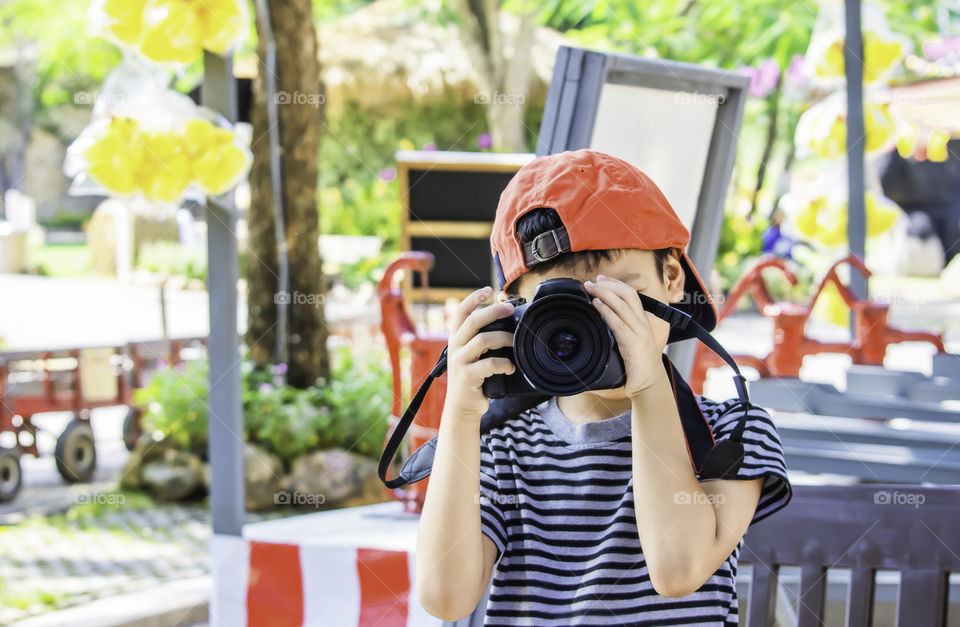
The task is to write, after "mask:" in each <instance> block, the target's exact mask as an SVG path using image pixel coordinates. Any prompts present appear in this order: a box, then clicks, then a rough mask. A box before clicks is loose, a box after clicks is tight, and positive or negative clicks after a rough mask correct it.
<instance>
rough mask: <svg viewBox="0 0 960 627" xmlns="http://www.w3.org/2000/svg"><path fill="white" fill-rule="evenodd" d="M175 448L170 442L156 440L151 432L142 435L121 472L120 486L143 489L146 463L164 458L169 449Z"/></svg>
mask: <svg viewBox="0 0 960 627" xmlns="http://www.w3.org/2000/svg"><path fill="white" fill-rule="evenodd" d="M173 448H174V447H173V445H171V444H170V443H169V442H167V441H164V440H160V441H156V440H154V439H153V437H152V436H151V435H150V434H144V435H142V436H140V439H139V440H137V444H136V446H134V448H133V451H131V452H130V457H128V458H127V462H126V463H125V464H124V465H123V470H122V471H121V472H120V487H121V488H123V489H124V490H143V489H144V486H143V481H142V477H141V473H142V471H143V466H144V464H147V463H149V462H152V461H155V460H158V459H160V458H162V457H163V455H164V454H165V453H166V452H167V451H168V450H172V449H173Z"/></svg>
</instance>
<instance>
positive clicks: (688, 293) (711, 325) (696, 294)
mask: <svg viewBox="0 0 960 627" xmlns="http://www.w3.org/2000/svg"><path fill="white" fill-rule="evenodd" d="M680 265H681V266H683V273H684V281H683V293H684V299H683V302H680V303H670V305H671V306H673V307H676V308H677V309H679V310H681V311H684V312H686V313H688V314H690V315H691V316H692V317H693V319H694V320H696V321H697V323H698V324H699V325H700V326H702V327H703V328H704V329H706V330H707V331H713V330H714V329H715V328H716V327H717V317H718V316H717V308H716V306H715V305H714V304H713V299H712V298H710V292H709V291H708V290H707V287H706V285H704V283H703V280H702V279H701V278H700V275H699V274H697V270H696V268H694V267H693V263H691V261H690V258H689V257H687V253H686V252H685V251H683V252H681V253H680ZM691 337H694V334H693V332H692V330H691V329H690V328H689V327H687V328H686V329H680V328H678V327H671V328H670V335H669V336H667V343H668V344H669V343H671V342H678V341H680V340H686V339H688V338H691Z"/></svg>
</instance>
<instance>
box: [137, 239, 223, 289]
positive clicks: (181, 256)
mask: <svg viewBox="0 0 960 627" xmlns="http://www.w3.org/2000/svg"><path fill="white" fill-rule="evenodd" d="M137 266H138V267H140V268H144V269H145V270H149V271H150V272H156V273H159V274H164V275H168V276H170V275H180V276H185V277H187V278H188V279H200V280H201V281H205V280H206V278H207V252H206V249H205V248H203V247H193V248H187V247H185V246H182V245H180V244H179V243H177V242H147V243H145V244H144V245H143V246H141V247H140V252H139V253H138V255H137Z"/></svg>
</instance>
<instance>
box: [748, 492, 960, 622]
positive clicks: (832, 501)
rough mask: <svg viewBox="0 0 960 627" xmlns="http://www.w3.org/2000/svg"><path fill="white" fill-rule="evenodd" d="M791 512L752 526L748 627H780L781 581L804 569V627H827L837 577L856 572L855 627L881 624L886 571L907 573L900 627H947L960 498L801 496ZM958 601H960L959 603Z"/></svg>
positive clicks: (850, 601)
mask: <svg viewBox="0 0 960 627" xmlns="http://www.w3.org/2000/svg"><path fill="white" fill-rule="evenodd" d="M793 490H794V493H793V498H792V500H791V501H790V503H789V504H788V505H787V506H786V507H785V508H783V509H782V510H780V511H779V512H776V513H775V514H773V515H772V516H770V517H769V518H767V519H765V520H762V521H760V522H758V523H756V524H755V525H752V526H751V527H750V528H749V529H748V531H747V534H746V536H745V539H744V544H743V547H742V550H741V553H740V564H741V565H744V564H750V565H751V568H750V570H751V581H750V588H749V596H748V598H747V599H746V603H744V600H743V599H741V608H743V607H747V617H746V618H747V621H746V624H747V627H770V626H771V625H775V624H776V615H775V614H776V600H777V587H778V586H777V583H778V571H779V569H780V568H781V567H782V566H798V567H799V569H800V582H799V604H798V608H797V618H798V622H797V624H798V627H808V626H809V627H812V626H814V625H817V626H819V625H822V624H823V619H824V611H825V600H826V594H825V593H826V590H827V578H826V573H827V569H829V568H844V569H849V570H850V586H849V592H848V596H847V603H846V624H847V625H850V626H859V625H869V624H871V621H872V619H873V616H872V613H873V606H874V594H875V590H876V585H875V574H876V571H877V570H894V571H898V572H899V573H900V586H899V598H898V602H897V625H900V626H902V627H913V626H914V625H917V626H924V627H933V626H945V625H946V624H947V622H946V621H947V604H948V601H949V599H948V582H949V575H950V573H951V572H960V524H958V522H960V488H958V487H945V486H944V487H914V486H907V485H901V484H874V485H857V486H794V488H793ZM955 601H957V600H956V599H955Z"/></svg>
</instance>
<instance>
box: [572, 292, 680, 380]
mask: <svg viewBox="0 0 960 627" xmlns="http://www.w3.org/2000/svg"><path fill="white" fill-rule="evenodd" d="M583 285H584V288H585V289H586V290H587V294H589V295H590V296H591V297H592V300H593V304H594V306H595V307H596V308H597V309H598V310H599V311H600V314H601V315H602V316H603V319H604V320H605V321H606V323H607V325H608V326H609V327H610V330H611V331H613V336H614V338H615V339H616V340H617V347H618V348H619V349H620V356H621V357H623V365H624V368H625V369H626V374H627V382H626V384H625V385H624V392H625V393H626V395H627V396H628V397H629V398H633V397H635V396H637V395H638V394H639V393H641V392H643V391H644V390H645V389H647V388H648V387H650V386H651V385H653V384H654V383H656V382H657V380H658V377H660V376H661V375H662V373H663V372H664V369H663V362H662V361H661V360H662V357H661V352H660V351H659V350H657V341H656V337H655V336H654V333H653V328H652V327H651V326H650V318H649V317H650V316H652V315H653V314H649V313H647V312H646V311H644V309H643V304H641V302H640V297H639V296H638V295H637V291H636V290H635V289H633V288H632V287H631V286H629V285H628V284H626V283H624V282H623V281H620V280H619V279H614V278H612V277H608V276H605V275H603V274H598V275H597V281H596V282H595V283H594V282H592V281H584V284H583Z"/></svg>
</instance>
